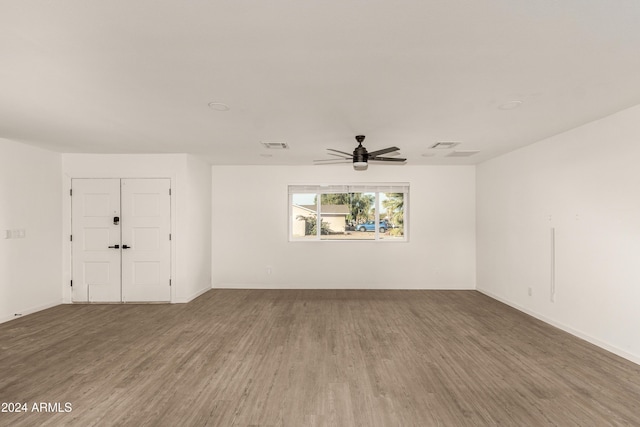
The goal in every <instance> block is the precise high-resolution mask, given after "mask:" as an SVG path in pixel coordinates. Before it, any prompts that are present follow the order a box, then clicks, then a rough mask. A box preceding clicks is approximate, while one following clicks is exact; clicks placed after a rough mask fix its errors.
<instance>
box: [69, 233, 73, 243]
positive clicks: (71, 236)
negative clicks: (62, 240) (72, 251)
mask: <svg viewBox="0 0 640 427" xmlns="http://www.w3.org/2000/svg"><path fill="white" fill-rule="evenodd" d="M69 241H70V242H73V234H69Z"/></svg>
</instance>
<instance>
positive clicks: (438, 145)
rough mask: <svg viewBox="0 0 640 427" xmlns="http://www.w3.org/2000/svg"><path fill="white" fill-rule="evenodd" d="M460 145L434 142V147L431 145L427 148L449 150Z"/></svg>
mask: <svg viewBox="0 0 640 427" xmlns="http://www.w3.org/2000/svg"><path fill="white" fill-rule="evenodd" d="M458 144H460V143H459V142H447V141H441V142H436V143H435V144H434V145H432V146H431V147H429V148H436V149H439V150H450V149H452V148H453V147H455V146H456V145H458Z"/></svg>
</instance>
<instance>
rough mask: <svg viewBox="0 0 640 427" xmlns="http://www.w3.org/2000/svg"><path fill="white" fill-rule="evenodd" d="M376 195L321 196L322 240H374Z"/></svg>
mask: <svg viewBox="0 0 640 427" xmlns="http://www.w3.org/2000/svg"><path fill="white" fill-rule="evenodd" d="M375 199H376V196H375V193H337V194H321V195H320V201H321V208H320V215H321V217H322V235H321V236H320V238H321V239H322V240H374V239H375V232H374V228H373V225H372V224H373V222H371V225H368V224H367V221H373V219H374V216H375V205H376V204H375Z"/></svg>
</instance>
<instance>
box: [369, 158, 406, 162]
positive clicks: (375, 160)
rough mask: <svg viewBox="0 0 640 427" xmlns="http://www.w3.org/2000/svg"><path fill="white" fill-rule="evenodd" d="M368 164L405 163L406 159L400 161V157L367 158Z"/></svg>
mask: <svg viewBox="0 0 640 427" xmlns="http://www.w3.org/2000/svg"><path fill="white" fill-rule="evenodd" d="M369 161H370V162H400V163H402V162H406V161H407V159H402V158H400V157H373V158H371V157H369Z"/></svg>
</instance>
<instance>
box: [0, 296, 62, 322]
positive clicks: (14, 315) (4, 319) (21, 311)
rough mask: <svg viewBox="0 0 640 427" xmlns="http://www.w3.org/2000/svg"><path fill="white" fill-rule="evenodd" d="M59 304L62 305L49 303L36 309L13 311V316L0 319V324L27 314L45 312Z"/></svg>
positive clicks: (60, 302)
mask: <svg viewBox="0 0 640 427" xmlns="http://www.w3.org/2000/svg"><path fill="white" fill-rule="evenodd" d="M60 304H63V302H62V300H59V301H55V302H50V303H47V304H43V305H39V306H36V307H29V308H25V309H21V310H15V313H14V314H13V315H9V316H4V317H0V323H4V322H8V321H10V320H15V319H19V318H21V317H24V316H28V315H29V314H33V313H37V312H38V311H42V310H46V309H47V308H51V307H55V306H56V305H60Z"/></svg>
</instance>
